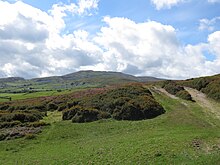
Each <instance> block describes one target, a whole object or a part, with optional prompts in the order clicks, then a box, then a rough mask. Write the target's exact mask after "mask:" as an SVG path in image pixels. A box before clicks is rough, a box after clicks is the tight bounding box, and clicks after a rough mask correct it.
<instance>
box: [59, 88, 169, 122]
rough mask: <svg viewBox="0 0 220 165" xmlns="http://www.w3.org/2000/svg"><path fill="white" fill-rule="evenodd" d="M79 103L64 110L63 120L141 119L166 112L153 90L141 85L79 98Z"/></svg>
mask: <svg viewBox="0 0 220 165" xmlns="http://www.w3.org/2000/svg"><path fill="white" fill-rule="evenodd" d="M74 102H75V103H76V102H77V105H76V104H75V106H74V105H73V104H71V105H73V106H72V107H71V108H70V109H66V110H64V111H63V120H70V119H72V121H73V122H90V121H95V120H99V119H105V118H110V117H112V118H114V119H116V120H141V119H149V118H154V117H156V116H158V115H161V114H163V113H165V110H164V109H163V107H162V106H161V105H160V104H159V103H157V102H156V100H155V99H154V98H153V96H152V94H151V92H150V91H149V90H148V89H146V88H144V87H142V86H141V85H132V86H125V87H120V88H117V89H113V90H111V91H109V92H106V93H104V94H98V95H95V96H93V97H87V98H84V99H79V100H77V101H74Z"/></svg>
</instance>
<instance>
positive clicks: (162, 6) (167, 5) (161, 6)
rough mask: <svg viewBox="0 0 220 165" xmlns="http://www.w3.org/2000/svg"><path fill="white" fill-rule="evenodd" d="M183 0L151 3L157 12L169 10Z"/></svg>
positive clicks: (153, 1) (160, 0)
mask: <svg viewBox="0 0 220 165" xmlns="http://www.w3.org/2000/svg"><path fill="white" fill-rule="evenodd" d="M184 1H185V0H151V2H152V3H153V4H154V5H155V6H156V9H157V10H160V9H170V8H171V7H173V6H176V5H177V4H179V3H182V2H184Z"/></svg>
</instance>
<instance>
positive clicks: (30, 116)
mask: <svg viewBox="0 0 220 165" xmlns="http://www.w3.org/2000/svg"><path fill="white" fill-rule="evenodd" d="M45 115H46V113H42V112H39V111H34V110H30V111H12V112H10V111H0V122H12V121H20V122H22V123H25V122H34V121H39V120H41V119H43V117H44V116H45Z"/></svg>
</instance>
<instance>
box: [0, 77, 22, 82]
mask: <svg viewBox="0 0 220 165" xmlns="http://www.w3.org/2000/svg"><path fill="white" fill-rule="evenodd" d="M24 80H25V79H24V78H21V77H8V78H0V83H9V82H16V81H24Z"/></svg>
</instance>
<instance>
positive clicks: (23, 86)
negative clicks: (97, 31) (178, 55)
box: [0, 70, 162, 93]
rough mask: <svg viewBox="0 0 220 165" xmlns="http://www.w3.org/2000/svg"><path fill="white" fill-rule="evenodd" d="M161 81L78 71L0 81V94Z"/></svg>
mask: <svg viewBox="0 0 220 165" xmlns="http://www.w3.org/2000/svg"><path fill="white" fill-rule="evenodd" d="M161 80H162V79H158V78H154V77H135V76H132V75H129V74H124V73H120V72H107V71H91V70H87V71H79V72H75V73H70V74H67V75H63V76H52V77H44V78H33V79H30V80H25V79H23V78H19V77H11V78H2V79H0V89H1V90H0V92H10V93H11V92H22V93H23V92H24V91H42V90H54V89H57V90H58V89H72V88H76V87H103V86H106V85H114V84H122V83H130V82H152V81H161Z"/></svg>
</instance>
